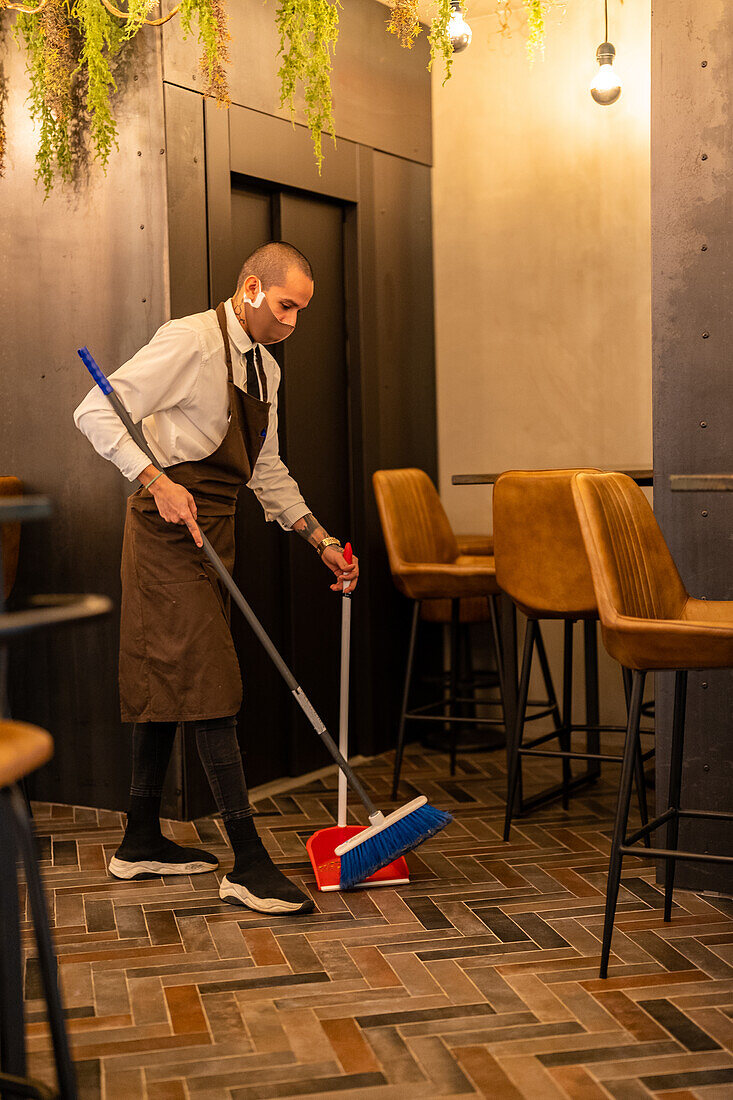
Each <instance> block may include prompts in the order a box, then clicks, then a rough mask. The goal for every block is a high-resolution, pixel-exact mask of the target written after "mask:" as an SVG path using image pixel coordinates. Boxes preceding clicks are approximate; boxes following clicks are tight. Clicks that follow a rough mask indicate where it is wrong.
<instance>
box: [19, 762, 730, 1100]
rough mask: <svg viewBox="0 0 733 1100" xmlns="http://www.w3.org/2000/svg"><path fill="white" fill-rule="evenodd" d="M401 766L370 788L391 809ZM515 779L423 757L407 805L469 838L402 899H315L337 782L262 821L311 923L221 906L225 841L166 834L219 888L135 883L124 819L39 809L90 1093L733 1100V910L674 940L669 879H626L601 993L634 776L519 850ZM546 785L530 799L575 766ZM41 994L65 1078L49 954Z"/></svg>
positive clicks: (705, 901) (410, 779)
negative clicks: (615, 860)
mask: <svg viewBox="0 0 733 1100" xmlns="http://www.w3.org/2000/svg"><path fill="white" fill-rule="evenodd" d="M390 764H391V759H390V757H389V756H385V757H380V758H378V759H376V760H374V761H372V762H369V763H368V764H367V765H365V766H364V767H362V768H361V769H360V774H361V776H362V779H363V780H365V781H366V783H367V786H368V787H369V788H370V789H371V791H372V793H373V794H374V796H375V800H376V801H377V803H378V804H382V805H384V804H386V802H387V799H388V791H389V773H390ZM503 765H504V758H503V753H501V752H497V753H491V754H484V755H474V756H472V757H464V758H463V759H460V760H459V773H458V775H457V776H456V778H455V779H447V778H446V776H447V775H448V769H447V761H446V758H445V757H443V756H440V755H437V754H431V753H425V752H424V751H423V750H421V749H419V748H418V747H413V748H412V749H411V750H410V751H409V752H408V756H407V758H406V762H405V769H404V773H403V774H404V777H405V783H404V784H403V789H402V791H401V794H402V796H403V800H406V799H407V797H409V796H410V795H411V794H412V793H413V792H415V791H424V792H425V793H426V794H427V795H428V798H429V800H430V801H431V802H432V803H434V804H435V805H438V806H441V807H443V808H446V809H450V810H451V811H452V812H453V813H454V814H455V817H456V820H455V823H454V824H453V825H452V826H451V827H450V828H449V829H447V830H446V831H445V832H443V833H442V834H441V835H440V836H438V837H436V838H434V839H433V840H432V841H430V842H428V843H427V844H425V845H424V846H423V847H422V848H421V849H420V850H419V852H418V853H415V854H413V856H412V857H410V863H411V872H412V881H411V883H410V885H409V886H407V887H402V888H398V889H381V890H374V891H372V892H365V891H355V892H352V893H348V894H338V893H335V894H334V893H331V894H318V893H317V891H315V886H314V879H313V875H312V873H311V868H310V864H309V863H308V862H307V857H306V852H305V847H304V843H305V840H306V838H307V837H308V835H309V834H310V833H311V832H313V831H314V830H315V829H316V828H319V827H321V826H324V825H328V824H332V823H333V817H334V812H335V777H330V778H328V779H325V780H320V781H318V782H313V783H311V784H310V785H308V786H304V787H302V788H299V789H297V790H293V791H290V792H289V793H288V794H286V795H283V796H281V797H274V798H269V799H266V800H263V801H260V802H259V803H258V804H257V810H258V819H257V820H258V825H259V827H260V830H261V832H262V835H263V837H264V839H265V842H266V844H267V846H268V848H269V850H270V852H271V854H272V855H273V857H274V858H275V860H276V861H277V862H278V863H279V864H280V865H281V866H282V867H283V869H284V870H286V871H287V872H288V873H290V874H292V875H293V876H294V877H295V878H296V879H297V880H298V881H299V882H300V883H301V884H302V885H303V886H304V887H305V888H306V889H308V890H310V891H312V892H313V894H314V897H315V899H316V905H317V911H316V912H315V913H313V914H311V915H309V916H307V917H305V918H297V917H295V918H282V917H279V918H278V917H274V918H266V917H262V916H259V915H257V914H255V913H251V912H247V911H244V910H240V909H236V908H234V907H231V906H228V905H225V904H223V903H221V902H220V901H219V898H218V895H217V878H218V876H219V875H220V874H221V873H223V872H224V871H225V870H226V869H227V868H228V867H229V866H230V862H231V859H230V855H229V852H228V849H227V848H226V846H225V845H224V843H223V841H222V835H221V833H220V830H219V827H218V825H217V822H216V821H215V820H214V819H206V820H202V821H200V822H197V823H196V824H193V823H190V824H187V823H183V824H182V823H176V822H170V823H168V826H167V829H166V831H167V832H168V833H169V835H171V836H173V837H175V838H176V839H178V840H180V841H182V842H186V843H196V842H198V841H199V840H200V841H201V842H202V843H203V844H204V845H206V846H207V847H209V848H211V849H212V850H213V851H215V852H216V853H217V854H218V855H219V857H220V859H221V860H222V868H221V869H220V870H219V872H217V874H216V875H214V874H211V875H195V876H192V877H191V878H184V879H180V878H174V877H171V878H167V879H165V880H163V881H159V880H148V881H143V882H130V883H120V882H116V881H114V880H112V879H110V878H109V877H108V875H107V872H106V870H105V865H106V861H107V858H108V856H109V854H110V853H111V852H112V851H113V850H114V849H115V847H116V846H117V844H118V842H119V839H120V836H121V827H122V820H123V819H122V816H121V815H120V814H117V813H111V812H108V811H97V810H91V809H83V808H79V807H76V808H75V807H70V806H59V805H47V804H38V805H36V807H35V810H36V821H37V829H38V832H39V835H40V837H41V843H42V851H43V856H44V863H43V870H44V874H45V881H46V883H47V886H48V890H49V894H50V897H51V901H52V905H53V909H54V913H55V936H56V943H57V946H58V953H59V960H60V973H61V976H62V982H63V992H64V997H65V1002H66V1006H67V1010H68V1015H69V1028H70V1031H71V1036H72V1042H73V1054H74V1059H75V1062H76V1066H77V1070H78V1074H79V1080H80V1095H81V1096H82V1097H83V1098H84V1100H87V1098H89V1100H91V1098H95V1097H101V1098H104V1100H134V1098H138V1097H140V1098H143V1097H147V1098H149V1100H184V1098H191V1100H194V1098H195V1100H215V1098H216V1100H220V1098H221V1100H265V1098H268V1097H295V1096H321V1095H323V1096H329V1097H332V1096H344V1097H346V1096H349V1097H368V1098H373V1100H386V1098H399V1100H404V1098H406V1097H421V1098H422V1097H459V1096H460V1097H463V1096H471V1095H480V1096H491V1097H500V1098H506V1100H518V1098H520V1097H530V1098H531V1100H553V1098H560V1097H573V1098H575V1097H578V1098H580V1097H582V1098H583V1100H596V1098H601V1097H609V1096H610V1097H616V1098H618V1100H637V1098H640V1097H647V1096H650V1095H652V1096H657V1097H660V1098H664V1100H667V1098H669V1100H671V1098H672V1097H675V1098H676V1100H689V1098H690V1097H733V1055H732V1054H731V1050H732V1048H733V958H732V956H733V903H731V902H729V901H727V900H725V899H719V898H713V897H702V896H697V895H695V894H692V893H689V892H684V891H679V892H677V893H676V895H675V900H676V907H675V910H674V915H673V920H672V923H671V924H669V925H665V924H663V921H662V913H661V900H662V899H661V894H660V891H659V889H658V888H657V887H656V886H655V883H654V872H653V869H652V868H651V867H650V866H649V865H648V864H647V863H646V862H644V861H641V860H635V859H629V860H627V861H626V868H625V874H624V883H623V888H622V892H621V897H620V904H619V912H618V919H617V923H616V932H615V936H614V945H613V946H614V954H613V959H612V967H611V976H610V978H609V979H608V980H607V981H600V980H599V979H598V976H597V974H598V961H599V946H600V945H599V937H600V934H601V927H602V912H603V895H604V887H605V872H606V862H607V854H608V849H609V832H610V826H611V820H612V811H613V805H614V800H615V783H616V780H617V776H618V769H616V768H613V767H608V766H607V767H606V771H605V773H604V777H603V779H602V780H601V782H600V783H598V784H597V785H596V786H594V787H593V788H590V789H589V790H587V791H586V792H585V794H584V795H578V796H576V797H575V798H574V799H573V801H572V803H571V808H570V811H569V812H567V813H565V812H563V811H562V809H561V808H560V807H559V806H552V807H549V808H546V809H544V810H543V811H537V812H535V813H534V814H532V815H531V816H530V817H529V818H527V819H526V820H523V821H520V822H518V823H517V824H516V825H515V828H514V830H513V834H512V840H511V843H509V844H503V843H502V841H501V825H502V819H503V805H504V782H505V778H504V766H503ZM525 775H526V777H527V782H526V787H527V789H528V790H529V791H530V792H531V789H532V787H533V786H538V785H543V784H544V783H546V782H547V779H548V777H550V776H553V767H552V765H549V764H546V763H539V762H537V761H530V763H529V765H528V767H527V770H526V772H525ZM553 778H554V776H553ZM26 936H29V933H28V932H27V931H26ZM28 943H29V948H28V950H29V951H30V950H31V947H30V943H31V941H30V939H29V940H28ZM26 993H27V998H28V1019H29V1021H30V1024H29V1031H30V1037H29V1043H30V1047H31V1050H32V1057H31V1067H30V1068H31V1070H32V1071H33V1072H34V1073H35V1074H36V1075H37V1076H40V1077H42V1078H45V1079H46V1080H51V1079H52V1069H51V1059H50V1054H49V1038H48V1033H47V1029H46V1025H45V1023H44V1022H43V1012H42V1002H41V1001H40V1000H39V999H38V997H39V984H38V974H37V967H36V964H35V961H34V959H33V957H32V955H31V956H30V957H29V958H28V961H27V965H26Z"/></svg>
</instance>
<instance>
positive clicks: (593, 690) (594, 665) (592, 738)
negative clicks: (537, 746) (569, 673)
mask: <svg viewBox="0 0 733 1100" xmlns="http://www.w3.org/2000/svg"><path fill="white" fill-rule="evenodd" d="M583 648H584V655H585V723H586V725H587V726H597V725H598V724H599V723H600V720H601V713H600V705H599V702H598V624H597V622H596V620H595V619H585V620H584V622H583ZM586 744H587V746H588V752H596V753H600V751H601V737H600V734H599V733H598V732H597V731H593V732H592V733H588V734H587V735H586ZM600 774H601V762H600V760H590V761H589V763H588V775H589V776H599V775H600Z"/></svg>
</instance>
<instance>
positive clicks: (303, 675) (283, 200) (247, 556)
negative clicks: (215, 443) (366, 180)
mask: <svg viewBox="0 0 733 1100" xmlns="http://www.w3.org/2000/svg"><path fill="white" fill-rule="evenodd" d="M343 216H344V213H343V205H342V204H341V203H339V202H336V201H330V200H328V199H324V198H321V197H320V196H313V195H309V194H306V193H302V192H293V191H286V190H283V189H276V188H274V187H268V186H267V185H264V184H262V183H259V182H258V181H253V180H250V179H245V178H242V177H237V176H234V177H233V186H232V243H233V245H234V247H233V248H232V250H231V251H232V257H233V258H232V266H233V270H232V272H231V285H232V287H233V286H234V285H236V276H237V274H238V268H239V265H240V264H241V262H242V261H243V260H244V258H245V257H246V256H247V255H248V254H249V253H250V252H251V251H252V250H253V249H254V248H256V247H257V246H258V245H260V244H263V243H264V242H265V241H267V240H270V239H281V240H286V241H289V242H290V243H291V244H293V245H295V247H296V248H299V249H300V250H301V251H302V252H303V253H304V255H306V256H307V257H308V259H309V260H310V262H311V264H312V266H313V269H314V277H315V279H314V281H315V293H314V296H313V299H312V301H311V303H310V305H309V306H308V308H307V309H306V310H304V311H303V312H302V313H301V314H300V315H299V318H298V322H297V325H296V330H295V332H294V333H293V335H292V336H290V337H288V339H287V340H286V341H284V342H283V343H282V344H278V345H274V346H273V348H272V349H271V350H272V351H273V354H274V355H275V357H276V358H277V360H278V362H279V364H280V368H281V371H282V381H281V384H280V390H279V395H278V411H279V418H280V425H279V435H280V453H281V456H282V458H283V461H284V462H285V463H286V465H287V466H288V467H289V469H290V472H291V474H292V476H293V477H294V478H295V480H296V481H297V482H298V484H299V485H300V488H301V491H302V493H303V496H304V497H305V500H306V502H307V504H308V505H309V506H310V508H311V509H312V511H313V512H314V514H315V515H316V516H317V518H318V519H319V520H320V521H321V522H322V523H323V524H324V526H326V527H327V529H328V530H329V531H333V532H334V533H335V534H337V535H338V536H339V537H341V538H343V539H347V538H348V537H349V527H350V524H351V503H350V492H349V484H350V476H349V470H350V446H349V432H348V417H347V408H348V390H347V346H346V324H345V302H344V290H343V288H344V280H343ZM329 577H330V575H329V573H328V572H327V570H326V568H325V566H324V565H323V564H322V563H321V562H320V561H319V560H318V558H317V556H316V554H315V552H314V551H313V549H312V548H311V547H309V546H308V545H307V544H306V543H305V542H304V541H303V540H302V539H301V538H300V537H299V536H298V535H296V534H293V533H290V532H285V531H283V530H282V528H281V527H280V526H279V524H277V523H274V522H273V523H265V521H264V516H263V513H262V509H261V507H260V505H259V503H258V502H257V500H256V498H255V497H254V495H253V494H252V493H251V492H243V493H241V494H240V504H239V508H238V511H237V564H236V579H237V581H238V583H239V584H240V585H241V587H242V589H243V591H244V593H245V595H246V596H247V599H248V600H249V601H250V602H251V604H252V606H253V608H254V610H255V612H256V613H257V615H258V616H259V617H260V618H261V621H262V622H263V624H264V626H265V627H266V629H267V630H268V632H269V633H270V635H271V637H272V638H273V641H274V642H275V644H276V645H277V646H278V648H279V649H280V650H281V652H282V654H283V656H284V657H285V660H286V661H287V662H288V663H289V664H290V665H291V667H292V669H293V672H294V674H295V676H296V678H297V679H298V681H299V682H300V683H301V684H302V686H303V688H304V690H305V692H306V694H307V695H308V697H309V698H310V699H311V702H312V703H313V705H314V706H315V707H316V709H317V710H318V711H319V713H320V714H321V716H322V718H323V719H324V721H325V722H326V724H327V725H328V726H329V729H331V730H335V723H336V721H337V715H338V667H339V638H340V598H339V597H338V596H337V595H336V594H335V593H333V592H331V590H330V588H329V583H330V579H329ZM233 618H234V621H233V633H234V640H235V644H236V646H237V652H238V654H239V658H240V665H241V668H242V678H243V681H244V704H243V707H242V711H241V714H240V735H241V741H242V746H243V748H244V750H245V753H246V767H247V778H248V781H249V783H250V784H252V785H255V784H259V783H263V782H267V781H268V780H270V779H274V778H277V777H280V776H283V775H300V774H302V773H303V772H307V771H310V770H312V769H314V768H318V767H321V766H323V765H325V764H327V763H328V762H329V758H328V756H327V755H326V754H325V752H324V750H323V748H322V746H321V744H320V741H319V740H318V738H317V736H316V735H315V733H313V732H312V730H311V727H310V725H309V724H308V722H307V721H306V720H305V718H304V717H303V715H302V714H301V712H300V710H299V709H298V707H297V706H296V704H295V703H294V701H293V700H292V698H291V696H290V693H289V692H288V689H287V687H286V686H285V684H284V682H283V681H282V679H281V678H280V676H279V674H278V673H277V672H276V671H275V669H274V668H273V666H272V664H271V663H270V661H269V658H268V657H267V656H266V654H265V653H264V652H263V650H262V649H261V647H260V645H259V643H258V642H257V641H256V639H255V638H254V636H253V635H252V633H251V631H250V630H249V627H248V626H247V625H246V623H244V622H243V620H242V618H241V616H240V615H238V614H237V613H236V612H235V614H234V617H233Z"/></svg>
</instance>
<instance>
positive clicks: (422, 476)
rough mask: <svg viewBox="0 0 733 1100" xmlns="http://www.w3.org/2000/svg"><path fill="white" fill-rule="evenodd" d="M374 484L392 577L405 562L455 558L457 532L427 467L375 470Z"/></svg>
mask: <svg viewBox="0 0 733 1100" xmlns="http://www.w3.org/2000/svg"><path fill="white" fill-rule="evenodd" d="M372 484H373V486H374V495H375V497H376V500H377V508H378V509H379V518H380V520H381V523H382V532H383V534H384V541H385V544H386V546H387V554H388V556H389V567H390V569H391V571H392V576H393V577H395V578H396V577H398V576H399V574H400V569H401V567H402V565H403V564H407V563H411V564H415V563H436V562H437V563H441V564H447V563H448V562H454V561H455V560H456V558H457V557H458V543H457V541H456V536H455V535H454V533H453V528H452V527H451V525H450V522H449V520H448V517H447V515H446V514H445V509H444V508H443V505H442V503H441V501H440V497H439V496H438V492H437V490H436V488H435V486H434V485H433V483H432V481H431V480H430V478H429V477H428V475H427V474H426V473H425V471H424V470H416V469H404V470H376V471H375V473H374V475H373V476H372Z"/></svg>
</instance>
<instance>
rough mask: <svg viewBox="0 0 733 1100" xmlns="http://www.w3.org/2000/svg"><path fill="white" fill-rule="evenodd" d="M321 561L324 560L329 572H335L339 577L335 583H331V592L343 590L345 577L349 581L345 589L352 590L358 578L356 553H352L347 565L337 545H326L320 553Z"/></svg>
mask: <svg viewBox="0 0 733 1100" xmlns="http://www.w3.org/2000/svg"><path fill="white" fill-rule="evenodd" d="M321 561H323V562H325V563H326V565H327V566H328V568H329V569H330V570H331V572H332V573H335V574H336V576H337V577H338V578H339V579H338V580H337V581H336V583H335V584H332V585H331V590H332V591H333V592H343V591H344V589H343V582H344V580H345V579H346V580H348V582H349V583H348V584H347V586H346V591H347V592H353V591H354V589H355V588H356V584H357V581H358V579H359V559H358V558H357V556H356V554H354V556H353V558H352V560H351V565H349V563H348V562H347V560H346V558H345V557H344V555H343V554H342V553H341V551H340V550H339V548H338V546H327V547H326V549H325V550H324V551H323V554H322V555H321Z"/></svg>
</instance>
